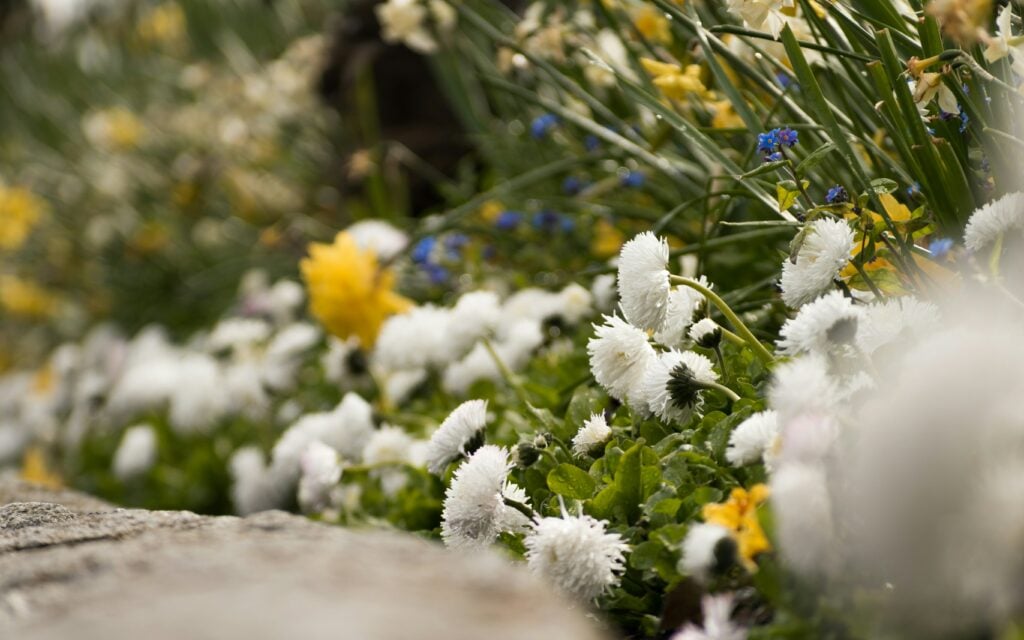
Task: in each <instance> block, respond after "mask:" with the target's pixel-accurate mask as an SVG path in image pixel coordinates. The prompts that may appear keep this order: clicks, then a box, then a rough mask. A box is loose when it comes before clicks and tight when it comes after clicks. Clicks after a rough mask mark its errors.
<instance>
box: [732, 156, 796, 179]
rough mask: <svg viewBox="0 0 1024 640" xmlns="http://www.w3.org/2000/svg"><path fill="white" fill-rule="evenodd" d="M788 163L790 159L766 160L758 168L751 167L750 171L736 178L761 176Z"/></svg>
mask: <svg viewBox="0 0 1024 640" xmlns="http://www.w3.org/2000/svg"><path fill="white" fill-rule="evenodd" d="M787 163H789V160H773V161H771V162H765V163H764V164H762V165H761V166H759V167H757V168H756V169H751V170H750V171H748V172H746V173H744V174H741V175H738V176H736V179H737V180H744V179H746V178H753V177H754V176H759V175H762V174H765V173H771V172H772V171H775V170H776V169H779V168H781V167H784V166H786V164H787Z"/></svg>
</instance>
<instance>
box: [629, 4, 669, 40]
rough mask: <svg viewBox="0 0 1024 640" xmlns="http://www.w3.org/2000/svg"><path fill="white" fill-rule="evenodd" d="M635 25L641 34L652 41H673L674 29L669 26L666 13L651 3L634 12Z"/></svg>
mask: <svg viewBox="0 0 1024 640" xmlns="http://www.w3.org/2000/svg"><path fill="white" fill-rule="evenodd" d="M633 25H634V26H635V27H636V30H637V31H639V32H640V35H642V36H643V37H645V38H647V39H648V40H650V41H652V42H657V43H659V44H669V43H671V42H672V30H671V29H670V28H669V22H668V18H666V17H665V14H664V13H663V12H661V11H659V10H658V9H655V8H654V7H652V6H650V5H644V6H643V7H641V8H640V9H639V10H638V11H637V12H636V13H634V14H633Z"/></svg>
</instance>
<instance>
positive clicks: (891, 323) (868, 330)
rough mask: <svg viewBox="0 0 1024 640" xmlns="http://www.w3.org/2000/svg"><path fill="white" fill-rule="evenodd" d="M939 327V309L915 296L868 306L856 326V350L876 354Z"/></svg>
mask: <svg viewBox="0 0 1024 640" xmlns="http://www.w3.org/2000/svg"><path fill="white" fill-rule="evenodd" d="M938 326H939V309H938V307H936V306H935V305H934V304H932V303H930V302H922V301H920V300H918V299H917V298H914V297H912V296H907V297H903V298H895V299H892V300H887V301H886V302H882V303H877V304H872V305H868V306H867V307H865V308H864V314H863V317H862V318H861V319H860V322H859V323H858V327H857V347H858V348H859V349H860V350H861V351H863V352H864V353H867V354H870V353H874V352H875V351H876V350H877V349H878V348H879V347H882V346H885V345H887V344H890V343H894V342H897V341H900V340H902V339H903V338H907V337H913V336H915V335H924V334H926V333H929V332H931V331H933V330H935V329H936V328H938Z"/></svg>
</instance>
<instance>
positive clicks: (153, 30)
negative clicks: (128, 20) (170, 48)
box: [136, 2, 186, 45]
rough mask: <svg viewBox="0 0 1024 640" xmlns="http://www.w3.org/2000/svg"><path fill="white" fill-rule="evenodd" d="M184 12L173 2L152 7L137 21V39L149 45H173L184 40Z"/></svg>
mask: <svg viewBox="0 0 1024 640" xmlns="http://www.w3.org/2000/svg"><path fill="white" fill-rule="evenodd" d="M185 26H186V20H185V12H184V11H182V10H181V7H180V6H178V5H177V4H176V3H174V2H165V3H163V4H161V5H157V6H156V7H153V8H152V9H151V10H149V11H148V12H146V14H145V15H144V16H143V17H142V19H140V20H139V23H138V26H137V27H136V31H137V33H138V34H139V39H141V40H142V41H143V42H146V43H149V44H162V45H175V44H179V43H181V42H182V41H183V40H184V36H185Z"/></svg>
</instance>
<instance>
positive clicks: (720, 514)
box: [701, 484, 772, 571]
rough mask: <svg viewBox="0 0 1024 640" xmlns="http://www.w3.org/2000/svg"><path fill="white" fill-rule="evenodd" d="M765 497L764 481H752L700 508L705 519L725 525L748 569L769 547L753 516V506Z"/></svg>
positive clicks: (755, 511)
mask: <svg viewBox="0 0 1024 640" xmlns="http://www.w3.org/2000/svg"><path fill="white" fill-rule="evenodd" d="M767 499H768V486H767V485H764V484H757V485H754V486H753V487H751V488H750V491H747V490H746V489H743V488H739V487H737V488H736V489H733V490H732V493H730V494H729V499H728V500H726V501H725V502H722V503H718V504H706V505H704V509H703V510H702V512H701V515H702V516H703V517H704V521H705V522H709V523H711V524H717V525H720V526H722V527H725V528H726V529H728V530H729V531H730V532H731V533H732V535H733V537H734V538H735V539H736V544H737V546H738V547H739V554H740V558H741V559H742V561H743V564H744V565H745V566H746V567H747V569H748V570H750V571H754V570H756V568H757V565H755V564H754V558H755V557H756V556H757V555H758V554H760V553H764V552H766V551H771V548H772V545H771V543H769V542H768V538H767V537H766V536H765V535H764V530H763V529H762V528H761V523H760V522H759V521H758V519H757V507H758V506H759V505H761V503H763V502H764V501H765V500H767Z"/></svg>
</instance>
